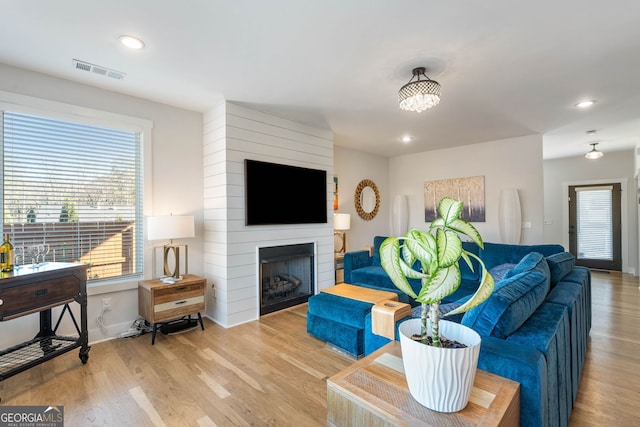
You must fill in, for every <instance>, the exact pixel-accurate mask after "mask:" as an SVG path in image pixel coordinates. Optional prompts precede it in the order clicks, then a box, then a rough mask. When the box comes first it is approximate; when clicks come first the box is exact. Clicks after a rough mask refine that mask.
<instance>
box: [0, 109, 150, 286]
mask: <svg viewBox="0 0 640 427" xmlns="http://www.w3.org/2000/svg"><path fill="white" fill-rule="evenodd" d="M1 120H2V123H1V124H2V127H1V130H2V134H1V136H2V141H1V143H2V152H1V155H2V166H3V168H4V173H3V176H2V191H3V197H2V214H3V229H4V233H8V234H10V236H11V240H12V243H13V246H14V251H15V255H16V265H20V264H31V263H32V262H38V261H39V262H43V260H44V262H52V261H58V262H82V263H85V264H88V265H89V269H88V279H89V280H90V281H97V280H104V279H113V278H119V277H126V276H133V275H140V274H142V266H143V256H142V252H143V250H142V248H143V239H142V224H143V222H142V188H143V185H142V184H143V172H142V144H141V139H142V133H141V132H139V131H131V130H127V129H116V128H109V127H101V126H95V125H93V124H84V123H78V122H72V121H65V120H59V119H55V118H48V117H41V116H36V115H31V114H24V113H22V112H20V113H18V112H11V111H3V112H2V117H1Z"/></svg>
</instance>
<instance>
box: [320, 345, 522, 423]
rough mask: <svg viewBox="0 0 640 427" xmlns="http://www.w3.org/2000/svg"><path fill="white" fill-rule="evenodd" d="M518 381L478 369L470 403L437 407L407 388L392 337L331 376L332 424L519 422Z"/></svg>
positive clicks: (329, 419) (399, 353)
mask: <svg viewBox="0 0 640 427" xmlns="http://www.w3.org/2000/svg"><path fill="white" fill-rule="evenodd" d="M519 422H520V384H519V383H517V382H515V381H511V380H509V379H506V378H502V377H499V376H497V375H494V374H491V373H489V372H485V371H482V370H480V369H478V371H477V372H476V379H475V382H474V384H473V391H472V392H471V398H470V399H469V404H468V405H467V407H466V408H464V409H463V410H462V411H459V412H454V413H443V412H435V411H432V410H430V409H427V408H426V407H424V406H422V405H420V404H419V403H418V402H417V401H416V400H415V399H414V398H413V397H412V396H411V394H410V393H409V388H408V386H407V381H406V378H405V376H404V369H403V366H402V351H401V349H400V343H399V342H397V341H392V342H391V343H389V344H387V345H386V346H384V347H382V348H380V349H379V350H377V351H376V352H374V353H371V354H370V355H369V356H367V357H365V358H364V359H360V360H359V361H357V362H356V363H354V364H353V365H351V366H349V367H348V368H346V369H344V370H343V371H341V372H339V373H337V374H336V375H334V376H332V377H331V378H329V379H328V380H327V425H329V426H350V425H366V426H375V427H378V426H385V427H387V426H438V427H440V426H449V425H451V426H475V425H482V426H503V427H510V426H517V425H518V424H519Z"/></svg>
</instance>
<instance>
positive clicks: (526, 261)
mask: <svg viewBox="0 0 640 427" xmlns="http://www.w3.org/2000/svg"><path fill="white" fill-rule="evenodd" d="M528 271H537V272H538V273H540V274H544V275H545V276H546V277H547V280H549V277H550V276H551V272H550V271H549V264H547V260H546V259H545V258H544V256H543V255H542V254H541V253H539V252H530V253H528V254H527V255H525V256H524V258H522V259H521V260H520V262H518V263H517V264H516V266H515V267H513V268H512V269H511V270H510V271H508V272H507V273H505V275H504V278H505V279H506V278H509V277H512V276H515V275H516V274H520V273H526V272H528ZM547 291H549V289H547Z"/></svg>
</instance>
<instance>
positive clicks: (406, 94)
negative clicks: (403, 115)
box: [398, 67, 440, 113]
mask: <svg viewBox="0 0 640 427" xmlns="http://www.w3.org/2000/svg"><path fill="white" fill-rule="evenodd" d="M426 71H427V70H426V68H425V67H418V68H414V69H413V76H412V77H411V79H410V80H409V83H407V84H406V85H404V86H402V87H401V88H400V91H399V92H398V102H399V103H400V109H401V110H406V111H415V112H417V113H420V112H422V111H424V110H426V109H428V108H431V107H435V106H436V105H438V103H439V102H440V83H438V82H437V81H435V80H431V79H430V78H429V77H427V76H426V74H425V72H426ZM420 76H424V78H425V80H420ZM414 78H416V80H415V81H413V79H414Z"/></svg>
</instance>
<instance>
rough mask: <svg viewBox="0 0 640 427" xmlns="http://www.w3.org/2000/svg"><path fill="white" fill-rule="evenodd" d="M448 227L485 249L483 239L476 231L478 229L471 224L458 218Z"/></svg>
mask: <svg viewBox="0 0 640 427" xmlns="http://www.w3.org/2000/svg"><path fill="white" fill-rule="evenodd" d="M448 225H449V228H451V229H452V230H455V231H457V232H458V233H462V234H464V235H465V236H467V237H468V238H470V239H471V240H473V242H474V243H475V244H476V245H478V246H480V247H481V248H484V244H483V243H482V237H481V236H480V233H478V230H476V228H475V227H474V226H473V225H472V224H471V223H469V222H467V221H465V220H464V219H460V218H458V219H456V220H455V221H452V222H451V223H450V224H448Z"/></svg>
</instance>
